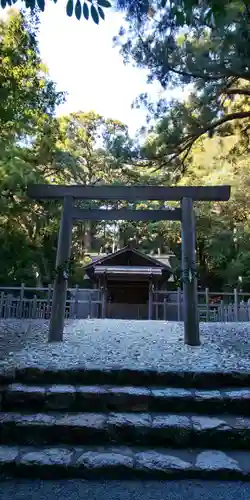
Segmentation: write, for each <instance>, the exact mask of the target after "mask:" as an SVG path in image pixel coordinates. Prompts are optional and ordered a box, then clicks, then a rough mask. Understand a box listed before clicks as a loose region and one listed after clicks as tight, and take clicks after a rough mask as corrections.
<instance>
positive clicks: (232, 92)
mask: <svg viewBox="0 0 250 500" xmlns="http://www.w3.org/2000/svg"><path fill="white" fill-rule="evenodd" d="M222 93H223V94H227V95H237V94H238V95H246V96H250V89H236V88H235V89H226V90H223V91H222Z"/></svg>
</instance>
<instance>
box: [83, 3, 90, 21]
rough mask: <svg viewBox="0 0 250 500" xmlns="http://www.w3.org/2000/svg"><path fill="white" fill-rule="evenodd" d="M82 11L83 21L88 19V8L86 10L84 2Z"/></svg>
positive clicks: (86, 5)
mask: <svg viewBox="0 0 250 500" xmlns="http://www.w3.org/2000/svg"><path fill="white" fill-rule="evenodd" d="M82 10H83V15H84V17H85V19H87V20H88V18H89V8H88V4H87V3H86V2H84V4H83V7H82Z"/></svg>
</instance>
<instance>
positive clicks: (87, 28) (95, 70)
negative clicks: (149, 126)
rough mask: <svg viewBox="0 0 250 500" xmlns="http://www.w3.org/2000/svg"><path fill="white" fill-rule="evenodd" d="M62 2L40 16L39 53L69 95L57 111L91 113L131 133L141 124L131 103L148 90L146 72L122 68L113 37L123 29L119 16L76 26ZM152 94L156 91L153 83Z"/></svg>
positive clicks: (140, 116)
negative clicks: (118, 122)
mask: <svg viewBox="0 0 250 500" xmlns="http://www.w3.org/2000/svg"><path fill="white" fill-rule="evenodd" d="M65 5H66V0H65V1H62V0H59V1H58V3H57V4H54V3H53V2H52V1H50V2H48V3H47V5H46V12H45V13H43V14H42V15H41V29H40V36H39V41H40V50H41V55H42V58H43V60H44V62H45V63H46V64H47V66H48V68H49V72H50V76H51V77H52V79H53V80H54V81H56V82H57V83H58V86H59V88H60V89H62V90H66V91H67V92H68V98H67V103H66V104H65V105H63V106H62V108H61V109H60V110H59V112H60V113H61V112H64V113H68V112H71V111H79V110H81V111H89V110H94V111H96V112H98V113H100V114H101V115H103V116H105V117H110V118H116V119H119V120H121V121H122V122H124V123H126V124H127V125H129V129H130V132H131V133H132V134H133V133H134V132H135V131H136V130H137V129H138V128H139V127H140V126H141V125H142V124H143V123H144V119H145V118H144V113H143V112H142V111H138V110H132V109H131V103H132V101H133V100H134V99H135V98H136V97H137V96H138V95H139V94H140V93H141V92H144V91H146V90H147V88H148V90H149V91H150V92H151V87H152V86H148V85H146V72H145V71H143V70H139V69H137V68H134V67H133V66H132V65H130V66H125V65H124V64H123V60H122V57H121V56H120V54H119V51H118V49H117V48H114V47H113V42H112V37H113V36H114V35H116V34H117V33H118V31H119V28H120V26H121V24H122V15H121V14H120V13H118V12H111V11H110V10H109V9H105V11H106V20H105V21H101V22H100V24H99V25H98V26H97V25H95V23H94V22H93V21H92V20H91V19H89V20H88V21H85V20H84V19H81V20H80V21H78V20H77V19H76V18H75V17H73V16H72V17H71V18H69V17H68V16H67V15H66V12H65ZM153 87H154V93H157V91H158V90H159V86H158V85H157V84H155V85H154V86H153Z"/></svg>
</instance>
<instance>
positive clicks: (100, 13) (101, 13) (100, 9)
mask: <svg viewBox="0 0 250 500" xmlns="http://www.w3.org/2000/svg"><path fill="white" fill-rule="evenodd" d="M98 12H99V16H100V17H101V18H102V19H103V20H104V19H105V14H104V12H103V9H102V8H101V7H99V5H98Z"/></svg>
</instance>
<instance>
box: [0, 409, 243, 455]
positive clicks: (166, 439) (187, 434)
mask: <svg viewBox="0 0 250 500" xmlns="http://www.w3.org/2000/svg"><path fill="white" fill-rule="evenodd" d="M0 431H1V439H2V442H3V443H5V444H16V443H18V444H21V443H23V444H30V445H34V444H38V445H39V444H42V443H44V444H57V443H65V444H68V445H70V444H72V445H75V444H77V443H78V444H81V443H91V442H94V441H96V444H98V443H99V444H100V445H101V444H102V443H106V442H112V443H117V444H120V445H121V444H124V445H127V444H128V445H133V444H135V443H140V444H143V445H153V444H154V445H157V446H161V444H163V443H164V445H165V446H176V447H183V446H193V447H200V446H201V447H203V448H205V447H208V446H212V447H216V446H217V444H218V443H219V444H220V448H221V449H229V448H230V447H232V448H234V449H237V448H238V449H248V448H249V447H250V419H248V418H244V417H238V416H232V415H231V416H230V415H224V416H222V417H221V416H219V415H218V417H214V416H213V417H208V416H203V415H188V416H186V415H180V414H164V413H161V414H155V413H153V414H151V413H109V414H108V413H87V412H85V413H72V412H71V413H62V412H57V413H55V412H54V413H33V414H31V413H29V414H21V413H13V412H10V413H6V412H5V413H0Z"/></svg>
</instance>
